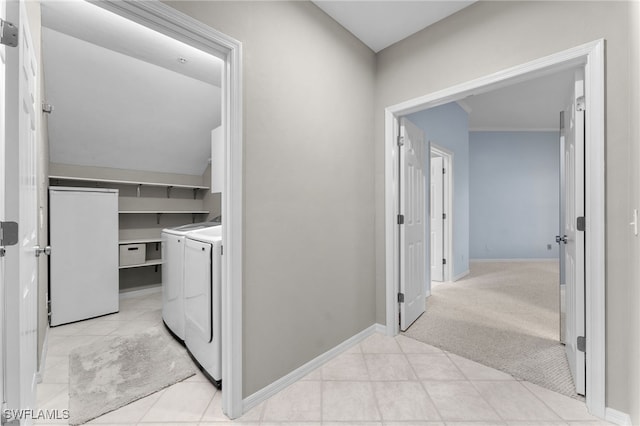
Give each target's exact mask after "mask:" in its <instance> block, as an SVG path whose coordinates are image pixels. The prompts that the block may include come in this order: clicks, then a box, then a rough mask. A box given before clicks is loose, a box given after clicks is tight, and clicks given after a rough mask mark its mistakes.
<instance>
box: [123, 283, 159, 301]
mask: <svg viewBox="0 0 640 426" xmlns="http://www.w3.org/2000/svg"><path fill="white" fill-rule="evenodd" d="M161 291H162V285H160V284H153V285H150V286H145V287H141V288H139V289H136V290H125V291H121V292H120V299H130V298H132V297H138V296H146V295H149V294H154V293H159V292H161Z"/></svg>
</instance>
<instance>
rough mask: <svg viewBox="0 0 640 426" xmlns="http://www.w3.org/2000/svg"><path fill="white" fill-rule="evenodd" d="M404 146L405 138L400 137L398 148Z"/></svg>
mask: <svg viewBox="0 0 640 426" xmlns="http://www.w3.org/2000/svg"><path fill="white" fill-rule="evenodd" d="M403 145H404V136H400V135H398V146H403Z"/></svg>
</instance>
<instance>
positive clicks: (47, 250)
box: [35, 246, 51, 257]
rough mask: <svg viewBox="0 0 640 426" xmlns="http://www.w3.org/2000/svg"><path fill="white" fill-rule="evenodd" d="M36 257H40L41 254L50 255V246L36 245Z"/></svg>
mask: <svg viewBox="0 0 640 426" xmlns="http://www.w3.org/2000/svg"><path fill="white" fill-rule="evenodd" d="M35 249H36V257H40V255H41V254H43V253H44V254H46V255H47V256H51V246H46V247H40V246H36V247H35Z"/></svg>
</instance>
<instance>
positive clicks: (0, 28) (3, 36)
mask: <svg viewBox="0 0 640 426" xmlns="http://www.w3.org/2000/svg"><path fill="white" fill-rule="evenodd" d="M0 44H4V45H5V46H9V47H16V46H17V45H18V27H16V26H15V25H13V24H12V23H11V22H8V21H5V20H4V19H0Z"/></svg>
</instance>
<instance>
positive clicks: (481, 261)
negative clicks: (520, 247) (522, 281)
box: [469, 257, 558, 263]
mask: <svg viewBox="0 0 640 426" xmlns="http://www.w3.org/2000/svg"><path fill="white" fill-rule="evenodd" d="M557 261H558V258H557V257H555V258H551V257H549V258H536V259H525V258H519V259H516V258H512V259H470V260H469V262H471V263H473V262H478V263H485V262H557Z"/></svg>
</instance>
